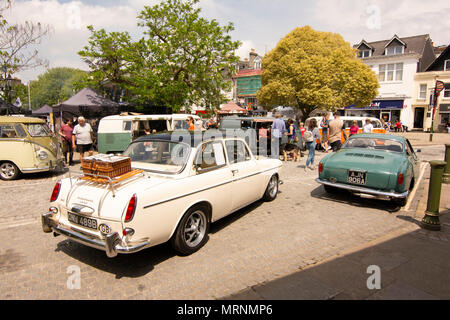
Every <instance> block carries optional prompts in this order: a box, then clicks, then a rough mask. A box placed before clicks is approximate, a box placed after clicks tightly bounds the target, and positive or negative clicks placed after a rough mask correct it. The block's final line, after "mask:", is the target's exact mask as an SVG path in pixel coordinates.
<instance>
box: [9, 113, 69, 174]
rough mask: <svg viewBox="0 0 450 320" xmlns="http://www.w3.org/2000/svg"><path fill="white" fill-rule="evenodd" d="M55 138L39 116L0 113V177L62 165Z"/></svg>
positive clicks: (48, 169)
mask: <svg viewBox="0 0 450 320" xmlns="http://www.w3.org/2000/svg"><path fill="white" fill-rule="evenodd" d="M63 165H64V164H63V158H62V150H61V147H60V145H59V142H58V138H57V137H56V136H55V135H54V134H52V133H51V131H50V129H49V128H48V126H47V124H46V122H45V121H44V120H42V119H38V118H32V117H21V116H2V117H0V179H2V180H14V179H17V178H18V177H19V176H20V174H22V173H23V174H26V173H34V172H45V171H50V170H54V169H58V168H61V167H62V166H63Z"/></svg>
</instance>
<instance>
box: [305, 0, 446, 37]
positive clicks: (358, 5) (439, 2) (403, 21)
mask: <svg viewBox="0 0 450 320" xmlns="http://www.w3.org/2000/svg"><path fill="white" fill-rule="evenodd" d="M449 16H450V2H448V1H447V0H435V1H433V3H431V2H428V1H421V0H407V1H405V0H400V1H390V0H378V1H376V0H365V1H358V0H345V1H344V0H339V1H330V0H318V1H317V4H316V12H315V16H314V21H315V25H314V26H313V27H316V28H321V30H323V31H332V32H336V33H340V34H341V35H342V36H343V37H344V38H345V40H347V41H349V42H350V43H351V44H354V43H358V42H359V41H360V40H361V39H363V38H364V39H365V40H367V41H377V40H385V39H390V38H391V37H392V36H393V35H394V34H397V35H398V36H400V37H407V36H414V35H420V34H427V33H428V34H430V37H431V38H432V40H433V41H434V43H435V44H449V43H450V35H449V34H448V32H447V31H446V30H449V28H450V20H449V19H448V17H449ZM377 22H379V24H378V23H377Z"/></svg>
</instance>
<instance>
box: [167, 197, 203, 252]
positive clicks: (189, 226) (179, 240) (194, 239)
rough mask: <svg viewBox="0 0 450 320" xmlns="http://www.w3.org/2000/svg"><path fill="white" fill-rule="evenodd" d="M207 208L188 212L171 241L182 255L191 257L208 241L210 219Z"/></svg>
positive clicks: (201, 207) (193, 209) (198, 207)
mask: <svg viewBox="0 0 450 320" xmlns="http://www.w3.org/2000/svg"><path fill="white" fill-rule="evenodd" d="M207 212H208V209H207V208H206V207H205V206H195V207H192V208H191V209H189V210H188V212H186V214H185V215H184V216H183V218H182V219H181V221H180V223H179V224H178V227H177V230H176V231H175V234H174V236H173V237H172V239H171V244H172V247H173V248H174V249H175V250H176V251H177V252H178V253H180V254H182V255H190V254H192V253H194V252H196V251H197V250H199V249H200V248H201V247H203V245H204V244H205V243H206V241H208V232H209V219H208V214H207Z"/></svg>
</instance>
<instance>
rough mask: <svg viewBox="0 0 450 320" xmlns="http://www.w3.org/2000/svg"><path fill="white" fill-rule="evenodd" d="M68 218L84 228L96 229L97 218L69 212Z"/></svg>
mask: <svg viewBox="0 0 450 320" xmlns="http://www.w3.org/2000/svg"><path fill="white" fill-rule="evenodd" d="M68 218H69V221H70V222H72V223H75V224H78V225H80V226H83V227H86V228H90V229H94V230H97V220H95V219H91V218H86V217H83V216H79V215H77V214H74V213H70V212H69V216H68Z"/></svg>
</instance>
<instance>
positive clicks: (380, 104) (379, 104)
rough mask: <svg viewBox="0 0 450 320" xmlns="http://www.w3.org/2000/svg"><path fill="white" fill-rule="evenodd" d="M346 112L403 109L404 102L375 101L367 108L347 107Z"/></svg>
mask: <svg viewBox="0 0 450 320" xmlns="http://www.w3.org/2000/svg"><path fill="white" fill-rule="evenodd" d="M345 109H346V110H349V109H354V110H382V109H397V110H401V109H403V100H373V101H372V103H371V104H370V106H366V107H356V106H355V105H351V106H348V107H345Z"/></svg>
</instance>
